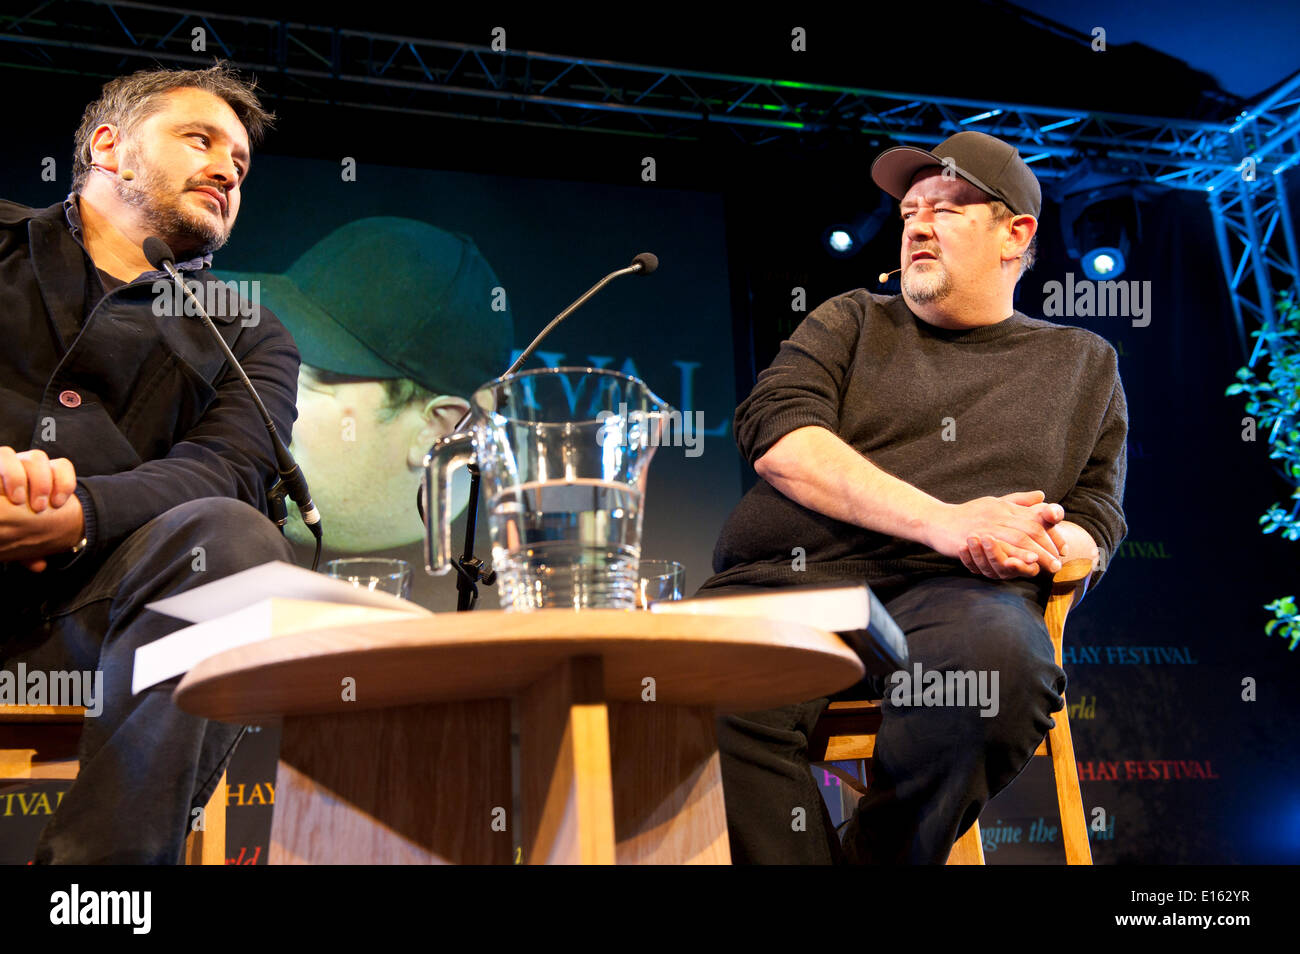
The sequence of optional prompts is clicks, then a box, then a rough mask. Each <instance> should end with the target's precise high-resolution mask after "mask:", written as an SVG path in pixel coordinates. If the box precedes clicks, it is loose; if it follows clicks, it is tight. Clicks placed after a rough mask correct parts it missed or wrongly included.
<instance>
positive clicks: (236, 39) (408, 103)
mask: <svg viewBox="0 0 1300 954" xmlns="http://www.w3.org/2000/svg"><path fill="white" fill-rule="evenodd" d="M196 31H201V32H196ZM484 39H485V40H486V41H488V42H485V43H484V44H483V45H472V44H467V43H457V42H449V41H445V40H431V39H422V38H417V37H410V36H399V35H393V34H385V33H373V32H367V31H362V30H350V29H340V28H337V27H329V26H322V25H314V24H307V23H293V22H286V21H280V20H272V19H260V18H255V17H234V16H230V15H226V14H218V13H213V12H199V11H191V10H183V9H180V8H174V7H162V6H154V5H149V4H143V3H134V2H102V0H101V2H97V0H49V2H45V3H34V4H33V5H32V7H31V9H30V11H29V12H27V13H25V14H20V15H0V68H5V69H8V70H33V71H45V72H56V73H79V74H83V75H84V74H88V75H101V76H103V77H105V78H107V77H109V76H115V75H118V74H120V73H122V72H125V71H129V70H132V69H138V68H143V67H145V66H146V65H148V64H149V63H158V64H162V65H167V66H206V65H209V64H211V62H212V60H213V58H214V56H220V57H222V58H224V59H227V60H229V61H230V62H231V63H232V64H234V65H235V66H237V67H239V68H240V69H241V70H251V71H253V72H255V73H257V74H259V76H261V77H263V78H269V77H271V76H272V75H274V76H275V77H278V81H277V82H275V83H273V84H271V86H272V89H273V96H272V99H276V100H283V101H289V102H308V103H319V104H329V105H339V106H348V107H353V108H358V109H374V110H388V111H394V112H401V113H413V114H422V115H428V116H438V117H448V118H456V119H469V120H477V121H485V122H494V123H510V124H522V125H531V126H543V127H553V128H562V129H582V130H591V131H595V132H603V133H610V134H621V135H633V136H643V137H651V138H672V139H686V140H689V139H694V138H699V137H701V136H702V135H703V133H704V131H705V130H706V129H707V128H708V127H710V126H712V127H715V128H716V129H718V130H722V131H725V132H724V133H723V134H724V135H726V136H729V137H734V140H735V142H736V144H737V145H742V146H744V145H747V146H753V147H758V146H762V145H763V144H765V143H768V142H772V141H775V140H780V139H789V138H791V137H798V138H808V137H817V136H822V135H827V134H832V135H837V136H839V137H856V136H862V137H864V138H866V139H869V140H880V141H892V142H895V143H904V144H933V143H934V142H936V141H937V140H939V139H942V138H944V137H945V136H947V135H950V134H952V133H954V132H957V131H960V130H963V129H975V130H980V131H982V132H986V133H989V134H991V135H995V136H998V137H999V138H1001V139H1004V140H1006V141H1007V142H1010V143H1012V144H1014V145H1015V146H1016V147H1017V149H1019V150H1020V153H1021V155H1022V156H1024V158H1025V160H1026V162H1028V163H1030V164H1031V165H1032V166H1033V167H1034V169H1035V172H1036V173H1037V174H1038V176H1039V178H1040V179H1042V180H1043V183H1044V186H1045V189H1046V191H1047V192H1048V193H1049V194H1052V195H1054V196H1055V197H1057V198H1060V197H1061V196H1062V195H1064V194H1067V193H1069V192H1071V191H1077V187H1079V186H1080V185H1081V183H1083V182H1084V181H1085V179H1086V180H1087V181H1088V182H1089V183H1092V182H1096V181H1098V179H1099V178H1100V179H1103V180H1109V181H1129V182H1133V183H1134V184H1154V185H1159V186H1163V187H1166V188H1175V189H1191V190H1196V191H1200V192H1204V193H1206V195H1207V197H1208V200H1209V207H1210V211H1211V215H1212V218H1213V224H1214V229H1215V234H1216V237H1217V240H1218V245H1219V251H1220V258H1221V262H1222V266H1223V271H1224V277H1225V281H1226V283H1227V288H1228V291H1229V295H1230V298H1231V302H1232V308H1233V315H1234V319H1235V321H1236V324H1237V333H1238V336H1239V338H1240V340H1241V341H1242V343H1243V347H1244V345H1245V341H1246V331H1245V317H1246V316H1249V317H1250V318H1251V319H1253V320H1254V321H1256V322H1258V323H1259V324H1260V325H1262V326H1264V327H1265V328H1266V329H1270V330H1271V329H1272V328H1273V326H1274V323H1275V320H1276V313H1275V299H1276V297H1277V292H1278V291H1280V290H1283V289H1286V288H1293V287H1295V286H1296V285H1297V284H1298V283H1300V255H1298V254H1297V246H1296V238H1295V223H1294V218H1293V216H1292V214H1291V210H1290V208H1289V206H1288V203H1287V198H1286V189H1285V186H1286V182H1285V180H1286V172H1287V170H1289V169H1290V168H1291V167H1293V166H1294V165H1295V164H1296V162H1297V160H1300V72H1297V73H1296V74H1295V75H1293V76H1292V77H1290V79H1288V80H1287V81H1286V82H1285V83H1283V84H1281V85H1280V86H1279V87H1277V88H1276V89H1275V90H1274V91H1273V92H1272V93H1270V94H1269V95H1267V96H1266V97H1264V98H1262V99H1261V100H1260V101H1259V102H1258V103H1255V104H1253V105H1251V106H1249V107H1248V108H1247V109H1245V110H1243V111H1242V112H1241V113H1240V115H1238V116H1236V117H1234V118H1232V119H1230V120H1228V121H1225V122H1203V121H1199V120H1192V119H1177V118H1168V117H1157V116H1142V115H1129V114H1122V113H1111V112H1096V111H1091V110H1086V109H1068V108H1061V107H1049V106H1035V105H1029V104H1024V103H1002V102H990V101H983V100H971V99H962V98H958V97H949V96H933V95H920V94H912V93H900V92H891V91H887V90H873V89H862V88H854V87H847V86H837V85H826V84H817V83H804V82H795V81H791V80H782V79H776V78H771V77H758V76H741V75H733V74H727V73H717V72H707V71H702V70H690V69H679V68H665V67H657V66H651V65H646V64H637V63H624V62H614V61H610V60H600V59H592V58H588V57H575V56H565V55H561V54H553V53H544V52H537V51H531V50H515V49H509V48H506V49H493V48H492V45H491V38H490V37H485V38H484ZM1078 39H1079V41H1080V42H1085V43H1086V42H1087V41H1088V38H1087V37H1083V36H1082V35H1081V36H1080V37H1079V38H1078ZM200 40H201V41H202V42H201V44H200V42H199V41H200ZM1257 350H1258V349H1257ZM1257 358H1258V354H1252V355H1251V358H1250V363H1251V364H1252V365H1253V364H1254V363H1255V361H1256V360H1257Z"/></svg>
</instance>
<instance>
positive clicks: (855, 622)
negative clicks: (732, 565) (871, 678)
mask: <svg viewBox="0 0 1300 954" xmlns="http://www.w3.org/2000/svg"><path fill="white" fill-rule="evenodd" d="M705 592H706V593H707V591H705ZM650 612H652V613H690V614H692V615H698V616H709V615H716V616H755V617H759V618H762V619H775V620H788V621H789V622H791V623H803V624H805V625H808V626H816V627H817V628H818V629H826V630H830V631H831V632H833V633H839V635H840V638H841V639H843V640H844V641H845V642H846V643H847V644H848V645H849V646H850V648H852V649H853V651H854V652H856V653H857V654H858V656H859V657H860V658H861V659H862V664H863V665H864V666H865V667H866V669H867V672H868V674H876V675H888V674H889V673H891V672H894V671H895V670H898V669H907V668H908V656H907V637H906V636H904V635H903V631H902V629H900V628H899V626H898V624H897V623H895V622H894V620H893V618H892V617H891V616H890V615H889V614H888V613H887V612H885V607H884V604H882V603H881V602H880V600H879V599H878V598H877V597H876V594H875V593H873V592H871V587H869V586H867V585H866V584H865V583H861V584H854V585H850V586H844V585H843V584H831V585H818V586H795V587H779V588H772V589H759V588H755V589H754V590H753V591H752V592H747V593H727V594H723V595H721V596H707V595H703V596H697V597H695V598H694V599H689V600H672V601H664V602H660V603H652V604H650Z"/></svg>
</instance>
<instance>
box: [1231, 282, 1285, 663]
mask: <svg viewBox="0 0 1300 954" xmlns="http://www.w3.org/2000/svg"><path fill="white" fill-rule="evenodd" d="M1277 315H1278V318H1277V322H1276V323H1275V325H1274V326H1273V327H1272V328H1271V329H1270V328H1260V329H1259V330H1257V331H1253V332H1251V337H1253V338H1259V339H1260V344H1259V349H1258V350H1259V351H1260V352H1261V354H1262V356H1263V358H1264V361H1263V364H1264V367H1265V368H1266V369H1267V376H1266V377H1264V378H1260V377H1257V376H1256V374H1255V373H1254V372H1253V371H1252V370H1251V369H1250V368H1239V369H1238V370H1237V383H1236V384H1231V385H1229V386H1228V390H1227V391H1226V392H1225V393H1226V394H1245V395H1246V396H1247V397H1246V413H1247V414H1250V415H1252V416H1253V417H1254V418H1255V419H1256V422H1257V425H1256V426H1257V428H1258V430H1259V431H1260V432H1262V431H1264V430H1265V429H1268V442H1269V445H1270V447H1269V453H1268V456H1269V458H1270V459H1273V460H1278V461H1280V462H1281V464H1280V466H1281V471H1282V477H1283V479H1284V480H1285V481H1286V482H1287V483H1289V484H1291V485H1292V486H1293V487H1294V488H1295V489H1294V490H1293V491H1292V493H1291V499H1292V500H1293V501H1295V503H1294V504H1292V506H1291V509H1290V511H1289V512H1288V511H1287V509H1286V507H1285V506H1283V505H1282V504H1280V503H1274V504H1273V505H1272V506H1270V507H1269V508H1268V510H1267V511H1266V512H1265V513H1264V515H1263V516H1262V517H1260V518H1259V522H1260V524H1261V525H1262V526H1263V528H1264V529H1263V532H1264V533H1273V532H1275V531H1281V535H1282V537H1284V538H1285V539H1287V540H1300V519H1297V517H1296V512H1297V511H1298V510H1300V419H1298V416H1300V303H1298V302H1297V301H1296V295H1295V290H1294V289H1291V290H1288V291H1286V292H1283V293H1282V294H1281V295H1280V296H1279V297H1278V308H1277ZM1264 609H1266V610H1271V611H1272V612H1273V616H1274V619H1271V620H1269V622H1268V623H1267V624H1266V625H1265V626H1264V632H1265V634H1266V635H1269V636H1271V635H1273V633H1274V631H1277V632H1278V633H1279V635H1281V636H1282V637H1283V638H1284V639H1285V638H1290V640H1291V645H1290V647H1289V648H1290V649H1292V650H1294V649H1295V648H1296V646H1297V645H1300V614H1298V613H1297V611H1296V604H1295V598H1294V597H1292V596H1284V597H1282V598H1281V599H1276V600H1274V601H1273V602H1271V603H1268V604H1266V605H1265V606H1264ZM1279 627H1280V628H1279Z"/></svg>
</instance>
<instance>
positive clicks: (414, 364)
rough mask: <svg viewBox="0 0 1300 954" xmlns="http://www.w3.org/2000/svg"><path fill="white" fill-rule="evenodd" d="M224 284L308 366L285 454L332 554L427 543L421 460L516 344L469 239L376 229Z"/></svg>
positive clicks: (404, 226)
mask: <svg viewBox="0 0 1300 954" xmlns="http://www.w3.org/2000/svg"><path fill="white" fill-rule="evenodd" d="M223 275H224V277H227V278H229V279H231V280H235V281H240V282H243V281H256V282H258V283H259V285H258V287H260V289H261V295H262V298H263V300H264V301H265V302H266V303H267V304H268V305H269V306H270V307H271V308H272V309H273V310H274V311H275V314H276V315H277V316H278V317H279V319H280V320H281V321H283V322H284V324H285V326H286V327H288V328H289V330H290V331H291V332H292V333H293V336H294V340H295V342H296V343H297V345H298V349H299V351H300V353H301V354H302V370H301V372H300V374H299V383H298V415H299V416H298V423H297V424H296V426H295V427H294V443H293V446H292V447H291V448H290V449H291V450H292V451H293V453H294V456H295V458H296V459H297V461H298V463H299V465H300V466H301V467H302V469H303V472H304V473H305V474H307V476H308V477H309V479H310V480H311V490H312V496H313V499H314V501H315V502H316V504H317V505H318V506H319V507H320V510H321V513H322V514H328V515H329V516H328V519H329V533H328V534H327V535H326V543H327V545H328V546H329V547H330V550H331V551H334V552H339V553H368V552H373V551H378V550H384V551H386V552H388V553H393V552H394V548H398V547H405V546H408V545H410V544H413V543H415V542H417V541H420V540H422V539H423V524H422V522H421V520H420V517H419V514H418V512H417V511H416V508H415V495H416V488H417V487H418V486H419V483H420V477H421V475H422V473H423V467H422V462H423V459H424V455H425V454H426V453H427V452H428V450H429V448H430V447H431V446H432V445H433V444H434V442H435V441H437V440H438V439H439V438H441V437H443V436H445V435H447V434H449V433H451V431H452V430H454V429H455V426H456V424H457V423H458V422H459V420H460V418H461V417H462V416H463V415H464V413H465V411H466V410H468V408H469V402H468V401H467V400H466V398H467V397H469V395H470V394H472V393H473V391H474V390H475V389H476V388H477V387H478V386H479V385H481V384H483V383H485V382H487V381H488V380H490V379H492V378H495V377H496V376H497V375H499V374H500V373H501V372H502V371H504V370H505V368H506V365H507V364H508V363H509V359H510V347H511V345H512V343H513V340H512V335H513V325H512V322H511V317H510V311H509V308H508V306H507V300H506V296H505V295H504V294H503V291H502V285H501V282H500V281H499V280H498V278H497V276H496V274H495V272H494V271H493V270H492V267H491V265H489V264H488V261H487V259H486V258H485V257H484V256H483V254H482V252H481V251H479V249H478V246H477V245H476V244H475V243H474V241H473V239H471V238H469V237H468V236H465V235H460V234H456V233H453V232H448V231H446V230H444V229H440V228H437V227H435V226H433V225H430V224H428V223H427V222H420V221H416V220H415V219H406V218H397V217H392V216H375V217H368V218H364V219H358V220H356V221H353V222H349V223H347V224H346V225H343V226H340V227H339V228H337V229H334V230H333V231H332V232H330V233H329V234H327V235H326V236H325V237H323V238H321V239H320V240H319V241H317V242H315V243H313V245H312V246H311V247H310V248H308V249H307V250H306V251H304V252H303V253H302V254H301V255H300V256H299V257H298V259H297V260H296V261H295V262H294V263H293V264H292V265H291V266H290V267H289V268H288V269H286V270H285V272H284V273H283V274H261V273H257V274H254V273H223ZM463 506H464V494H461V495H460V500H459V503H458V509H459V507H463ZM296 529H297V528H296V527H295V525H294V524H292V523H291V524H290V535H291V536H294V533H295V531H296ZM295 541H296V542H300V543H308V542H310V538H309V537H307V536H306V534H305V533H301V532H299V534H298V536H297V537H296V538H295ZM402 555H403V556H406V555H407V554H402ZM425 576H426V575H425V574H424V573H419V574H417V575H416V579H417V580H418V581H419V582H420V583H422V584H423V583H425V582H426V580H425V579H424V577H425ZM444 589H445V587H444Z"/></svg>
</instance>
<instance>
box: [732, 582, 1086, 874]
mask: <svg viewBox="0 0 1300 954" xmlns="http://www.w3.org/2000/svg"><path fill="white" fill-rule="evenodd" d="M1040 575H1041V574H1040ZM871 585H872V589H873V591H874V592H875V593H876V595H877V596H878V597H879V598H880V599H881V601H882V602H883V603H884V604H885V608H886V609H887V610H888V612H889V615H890V616H892V617H893V618H894V620H895V621H896V622H897V623H898V625H899V626H900V627H901V628H902V630H903V632H904V633H905V634H906V635H907V641H908V648H909V652H910V654H911V660H912V663H913V665H915V664H916V663H920V664H921V666H922V670H923V672H924V673H929V672H931V671H936V672H949V671H953V672H966V671H971V672H978V671H983V672H984V673H985V674H986V683H985V684H986V686H988V687H990V688H991V685H992V682H991V674H992V673H993V672H996V673H997V677H998V681H997V687H998V692H997V705H996V715H991V716H990V715H982V714H981V713H982V712H992V711H993V707H992V706H980V705H976V704H973V702H972V700H970V699H967V701H966V704H962V705H956V704H952V701H953V698H952V697H947V698H944V699H942V700H941V701H940V704H937V705H936V704H933V702H934V700H933V698H931V699H930V700H928V701H929V703H930V704H924V703H925V702H926V701H927V700H925V699H924V698H923V695H924V694H923V692H922V689H921V687H920V686H910V687H909V686H906V685H903V684H901V683H896V682H894V681H893V679H892V678H891V679H889V680H882V679H879V678H877V679H872V680H868V681H867V682H866V683H864V684H862V685H859V686H857V687H855V688H854V689H851V690H848V691H845V692H842V693H838V694H837V696H840V697H845V698H853V697H856V698H881V708H882V713H881V726H880V731H879V733H878V734H877V736H876V747H875V755H874V757H873V759H872V782H871V785H870V786H869V787H868V790H867V792H868V793H867V795H866V796H865V797H863V798H862V799H860V800H859V803H858V806H857V810H856V811H855V813H854V815H853V817H852V818H851V819H850V821H849V823H848V824H847V826H846V827H845V829H844V831H843V834H842V836H840V835H837V833H836V832H835V830H834V828H833V826H832V824H831V820H830V815H829V813H828V812H827V810H826V806H825V803H824V802H823V800H822V796H821V793H820V791H819V789H818V787H817V784H816V782H815V781H814V779H813V776H812V772H811V770H810V765H809V761H808V738H809V736H810V735H811V734H812V731H813V727H814V726H815V725H816V724H817V720H818V718H820V716H821V714H822V712H823V711H824V710H825V709H826V706H827V705H828V703H829V701H830V700H829V699H814V700H811V701H808V702H804V703H800V704H797V705H791V706H784V707H782V708H778V709H773V710H768V711H764V712H750V713H744V714H740V715H726V716H722V717H720V718H719V719H718V723H717V731H718V747H719V749H720V751H721V753H722V782H723V792H724V796H725V798H726V804H727V829H728V833H729V835H730V840H731V856H732V861H733V862H734V863H736V864H836V863H859V864H943V863H944V862H945V861H946V860H947V858H948V854H949V852H950V851H951V849H952V845H953V842H954V841H956V840H957V838H959V837H960V836H961V835H962V833H964V832H965V831H966V829H968V828H969V827H970V826H971V825H972V824H973V823H974V822H975V821H976V819H977V818H978V817H979V814H980V812H981V810H982V809H983V808H984V805H985V803H986V802H987V801H988V800H989V799H990V798H992V797H993V796H994V795H996V794H997V793H998V792H1000V791H1002V789H1004V788H1006V786H1007V785H1009V784H1010V783H1011V782H1012V780H1014V779H1015V777H1016V776H1017V775H1019V774H1020V773H1021V772H1022V771H1023V770H1024V768H1025V766H1026V765H1028V764H1029V761H1030V759H1031V758H1032V757H1033V753H1034V750H1035V749H1036V748H1038V745H1039V743H1040V742H1042V740H1043V738H1044V736H1046V734H1047V732H1048V730H1049V729H1051V728H1052V726H1053V725H1054V722H1053V720H1052V718H1051V714H1052V713H1053V712H1057V711H1059V710H1060V709H1061V708H1062V707H1063V705H1064V700H1063V699H1062V695H1063V693H1064V692H1065V673H1064V672H1063V671H1062V670H1061V669H1060V667H1058V666H1057V665H1056V662H1055V659H1054V657H1053V653H1052V644H1051V640H1050V638H1049V637H1048V634H1047V626H1046V624H1045V623H1044V621H1043V611H1044V608H1045V606H1046V599H1047V590H1046V588H1045V587H1044V585H1043V582H1042V581H1039V580H1037V579H1036V578H1021V579H1018V580H1001V581H999V580H990V579H987V578H984V577H977V576H975V575H974V574H969V573H967V574H965V575H964V576H962V575H950V576H935V577H929V578H927V579H922V580H919V581H916V582H910V581H904V580H899V579H898V578H894V579H891V580H889V581H880V582H879V583H875V582H873V583H872V584H871ZM722 592H723V589H721V588H720V589H716V590H708V591H706V594H707V595H715V594H720V593H722ZM911 675H914V671H913V673H912V674H911ZM904 690H906V691H904ZM908 702H911V703H912V704H911V705H908V704H904V703H908ZM799 808H802V809H804V811H803V812H802V813H800V812H797V811H796V809H799ZM800 818H802V819H803V824H799V819H800Z"/></svg>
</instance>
